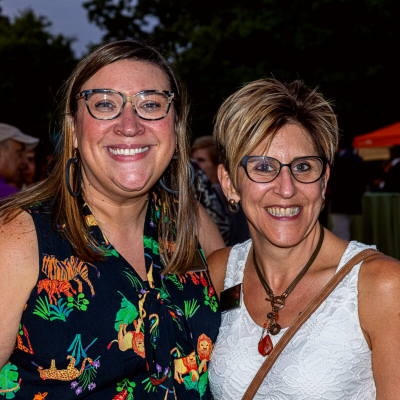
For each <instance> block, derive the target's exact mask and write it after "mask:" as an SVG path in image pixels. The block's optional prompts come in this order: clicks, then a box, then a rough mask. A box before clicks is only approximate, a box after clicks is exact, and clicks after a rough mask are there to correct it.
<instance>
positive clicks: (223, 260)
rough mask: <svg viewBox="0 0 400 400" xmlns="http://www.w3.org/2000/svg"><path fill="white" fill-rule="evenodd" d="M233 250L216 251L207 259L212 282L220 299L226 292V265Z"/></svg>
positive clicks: (229, 248)
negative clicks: (222, 293)
mask: <svg viewBox="0 0 400 400" xmlns="http://www.w3.org/2000/svg"><path fill="white" fill-rule="evenodd" d="M231 249H232V247H226V248H224V249H219V250H216V251H214V253H212V254H211V255H210V257H208V258H207V264H208V270H209V271H210V275H211V280H212V283H213V286H214V288H215V291H216V293H217V295H218V298H219V297H220V294H221V292H222V291H223V290H224V281H225V274H226V265H227V263H228V257H229V253H230V252H231Z"/></svg>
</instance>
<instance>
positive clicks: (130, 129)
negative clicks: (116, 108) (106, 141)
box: [114, 102, 145, 137]
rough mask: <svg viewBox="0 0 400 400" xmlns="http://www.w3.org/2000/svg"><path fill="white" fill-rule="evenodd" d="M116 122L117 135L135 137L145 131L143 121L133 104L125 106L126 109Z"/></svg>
mask: <svg viewBox="0 0 400 400" xmlns="http://www.w3.org/2000/svg"><path fill="white" fill-rule="evenodd" d="M115 121H116V124H115V126H114V131H115V133H117V134H120V135H124V136H129V137H133V136H136V135H140V134H142V133H144V131H145V126H144V124H143V120H142V119H141V118H139V116H138V115H137V114H136V112H135V109H134V107H133V105H132V103H131V102H127V103H126V104H125V107H124V109H123V110H122V112H121V114H120V115H119V116H118V117H117V118H116V119H115Z"/></svg>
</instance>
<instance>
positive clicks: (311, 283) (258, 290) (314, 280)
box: [242, 267, 336, 328]
mask: <svg viewBox="0 0 400 400" xmlns="http://www.w3.org/2000/svg"><path fill="white" fill-rule="evenodd" d="M335 269H336V267H333V268H330V269H325V270H323V271H316V272H312V273H309V274H308V275H306V276H304V277H303V278H302V280H301V281H300V282H299V283H298V284H297V285H296V287H295V288H294V289H293V291H292V292H290V294H289V295H288V297H287V298H286V300H285V302H284V305H283V307H282V308H281V309H280V310H279V312H278V317H277V318H278V323H279V325H280V326H281V327H282V328H286V327H288V326H290V325H291V324H292V323H293V321H294V320H295V319H296V318H297V317H298V315H299V314H300V313H301V312H303V310H304V309H305V308H306V307H307V306H308V304H310V303H311V301H312V300H313V299H314V298H315V297H316V296H317V295H318V293H319V292H320V291H321V290H322V288H323V287H324V286H325V285H326V283H327V282H328V281H329V280H330V279H331V277H332V276H333V275H334V273H335ZM309 272H311V271H309ZM285 289H286V285H285V287H284V288H283V289H282V290H280V291H277V292H276V295H277V296H279V295H281V294H282V293H283V292H284V291H285ZM242 291H243V301H244V303H245V306H246V309H247V311H248V313H249V315H250V316H251V318H252V319H253V321H254V322H255V323H256V324H258V325H259V326H263V324H264V323H265V321H266V319H267V314H268V313H269V312H271V311H272V305H271V302H270V301H269V296H268V295H267V293H266V291H265V289H264V287H263V286H262V284H261V282H260V280H259V278H258V276H257V274H256V273H255V272H254V271H251V270H250V268H246V270H245V273H244V279H243V284H242Z"/></svg>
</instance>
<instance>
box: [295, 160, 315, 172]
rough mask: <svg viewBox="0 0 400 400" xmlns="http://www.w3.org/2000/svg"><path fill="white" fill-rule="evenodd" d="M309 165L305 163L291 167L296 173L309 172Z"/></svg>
mask: <svg viewBox="0 0 400 400" xmlns="http://www.w3.org/2000/svg"><path fill="white" fill-rule="evenodd" d="M310 168H311V167H310V165H309V164H308V163H307V162H300V163H298V164H296V165H295V166H294V167H293V170H294V171H296V172H307V171H309V170H310Z"/></svg>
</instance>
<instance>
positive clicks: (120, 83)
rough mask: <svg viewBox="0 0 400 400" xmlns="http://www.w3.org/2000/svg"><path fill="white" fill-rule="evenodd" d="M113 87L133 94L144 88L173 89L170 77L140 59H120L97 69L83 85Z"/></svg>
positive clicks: (85, 88)
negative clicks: (169, 80)
mask: <svg viewBox="0 0 400 400" xmlns="http://www.w3.org/2000/svg"><path fill="white" fill-rule="evenodd" d="M89 89H113V90H117V91H118V92H121V93H124V94H127V95H132V94H135V93H137V92H140V91H142V90H152V89H160V90H171V87H170V84H169V82H168V78H167V76H166V75H165V73H164V72H163V71H162V70H161V69H160V68H158V67H156V66H154V65H152V64H149V63H145V62H140V61H131V60H120V61H116V62H114V63H112V64H108V65H106V66H105V67H103V68H101V69H100V70H99V71H97V72H96V73H95V74H94V75H93V76H92V77H91V78H90V79H89V80H88V81H86V82H85V84H84V85H83V87H82V90H89Z"/></svg>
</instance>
